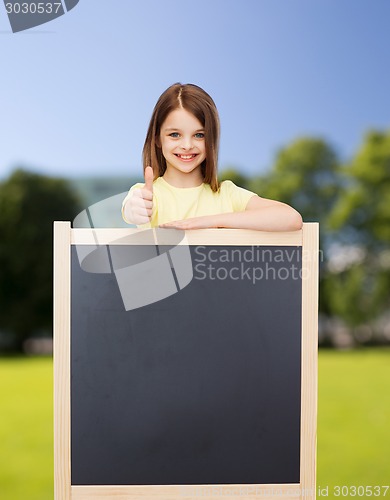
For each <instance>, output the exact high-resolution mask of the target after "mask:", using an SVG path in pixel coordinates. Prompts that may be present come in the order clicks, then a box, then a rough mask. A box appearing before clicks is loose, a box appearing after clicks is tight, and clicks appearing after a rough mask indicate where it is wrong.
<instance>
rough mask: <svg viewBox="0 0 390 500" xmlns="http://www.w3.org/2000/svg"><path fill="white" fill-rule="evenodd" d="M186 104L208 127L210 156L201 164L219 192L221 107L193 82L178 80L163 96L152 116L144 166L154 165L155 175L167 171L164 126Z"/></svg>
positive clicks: (212, 186) (144, 152)
mask: <svg viewBox="0 0 390 500" xmlns="http://www.w3.org/2000/svg"><path fill="white" fill-rule="evenodd" d="M178 108H183V109H185V110H186V111H188V112H189V113H191V114H193V115H194V116H195V117H196V118H197V119H198V120H199V121H200V123H201V124H202V127H203V128H204V130H205V149H206V158H205V160H204V161H203V162H202V164H201V172H202V175H203V180H204V182H205V183H207V184H210V187H211V189H212V190H213V191H214V192H216V191H218V189H219V183H218V178H217V164H218V149H219V134H220V124H219V116H218V111H217V107H216V106H215V103H214V101H213V100H212V98H211V97H210V96H209V95H208V94H207V92H205V91H204V90H203V89H201V88H200V87H198V86H197V85H194V84H192V83H187V84H181V83H174V84H173V85H171V86H170V87H168V88H167V90H166V91H165V92H163V93H162V94H161V96H160V97H159V99H158V101H157V103H156V105H155V107H154V110H153V113H152V118H151V120H150V124H149V128H148V132H147V134H146V139H145V144H144V148H143V152H142V160H143V168H144V171H145V168H146V167H147V166H151V167H152V168H153V172H154V178H155V179H156V178H157V177H161V176H162V175H164V173H165V170H166V168H167V165H166V161H165V158H164V156H163V154H162V149H161V147H160V146H159V143H160V131H161V126H162V124H163V123H164V121H165V119H166V118H167V116H168V115H169V113H170V112H171V111H175V110H176V109H178Z"/></svg>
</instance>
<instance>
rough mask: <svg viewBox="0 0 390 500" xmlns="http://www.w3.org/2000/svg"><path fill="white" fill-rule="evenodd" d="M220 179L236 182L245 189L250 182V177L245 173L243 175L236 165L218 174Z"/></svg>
mask: <svg viewBox="0 0 390 500" xmlns="http://www.w3.org/2000/svg"><path fill="white" fill-rule="evenodd" d="M218 178H219V180H220V181H221V182H222V181H224V180H229V181H232V182H234V184H236V186H239V187H242V188H244V189H248V183H249V179H248V177H246V176H245V175H243V174H242V173H241V172H239V171H238V170H236V169H235V168H234V167H229V168H226V169H225V170H223V171H222V172H221V173H220V174H219V175H218Z"/></svg>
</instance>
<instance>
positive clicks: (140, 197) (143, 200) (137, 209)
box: [124, 167, 153, 226]
mask: <svg viewBox="0 0 390 500" xmlns="http://www.w3.org/2000/svg"><path fill="white" fill-rule="evenodd" d="M124 211H125V216H126V219H127V220H128V221H129V222H131V223H132V224H136V225H137V226H138V225H140V224H146V223H147V222H150V219H151V217H152V212H153V169H152V167H146V168H145V186H144V187H143V188H137V189H134V190H133V191H132V193H131V196H130V198H129V199H128V200H127V202H126V205H125V208H124Z"/></svg>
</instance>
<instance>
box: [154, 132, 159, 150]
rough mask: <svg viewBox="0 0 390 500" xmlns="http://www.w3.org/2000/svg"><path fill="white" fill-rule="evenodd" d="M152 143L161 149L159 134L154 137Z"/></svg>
mask: <svg viewBox="0 0 390 500" xmlns="http://www.w3.org/2000/svg"><path fill="white" fill-rule="evenodd" d="M154 143H155V145H156V146H157V147H158V148H160V149H161V140H160V136H159V135H157V136H156V138H155V139H154Z"/></svg>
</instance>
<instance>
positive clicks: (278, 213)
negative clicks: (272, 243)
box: [160, 195, 302, 231]
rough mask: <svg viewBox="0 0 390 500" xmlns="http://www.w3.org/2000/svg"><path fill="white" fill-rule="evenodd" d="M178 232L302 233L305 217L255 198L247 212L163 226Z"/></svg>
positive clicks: (251, 200)
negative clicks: (175, 229)
mask: <svg viewBox="0 0 390 500" xmlns="http://www.w3.org/2000/svg"><path fill="white" fill-rule="evenodd" d="M160 227H174V228H177V229H206V228H216V227H225V228H232V229H233V228H234V229H256V230H258V231H298V230H299V229H301V228H302V217H301V215H300V214H299V213H298V212H297V211H296V210H295V209H294V208H292V207H290V206H289V205H286V204H285V203H281V202H280V201H274V200H268V199H266V198H260V196H257V195H255V196H252V198H251V199H250V200H249V202H248V204H247V206H246V209H245V210H244V211H243V212H229V213H222V214H216V215H205V216H202V217H194V218H191V219H185V220H181V221H174V222H169V223H167V224H161V226H160Z"/></svg>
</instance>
